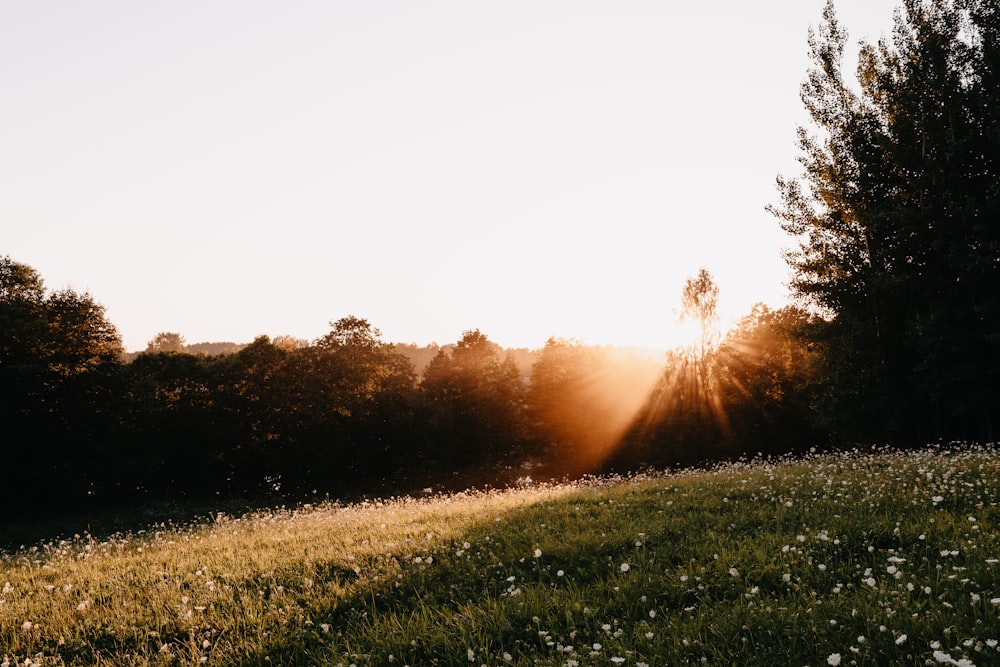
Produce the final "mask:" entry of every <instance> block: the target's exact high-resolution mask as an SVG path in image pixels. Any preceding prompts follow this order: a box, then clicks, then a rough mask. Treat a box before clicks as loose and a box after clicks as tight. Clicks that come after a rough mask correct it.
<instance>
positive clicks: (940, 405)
mask: <svg viewBox="0 0 1000 667" xmlns="http://www.w3.org/2000/svg"><path fill="white" fill-rule="evenodd" d="M998 14H1000V10H998V7H997V4H996V2H995V1H994V0H905V2H904V3H903V6H902V7H901V8H900V9H899V10H898V11H897V15H896V24H895V29H894V31H893V34H892V37H891V40H882V41H880V42H879V43H877V44H869V43H862V45H861V49H860V57H859V65H858V70H857V76H856V77H855V80H854V81H853V82H848V81H846V80H845V78H844V75H843V72H842V62H843V56H844V49H845V45H846V43H847V33H846V31H845V30H844V29H842V28H841V26H840V25H839V23H838V22H837V19H836V15H835V11H834V7H833V3H832V2H828V4H827V6H826V8H825V9H824V12H823V22H822V24H821V26H820V29H819V31H818V32H812V31H811V32H810V37H809V46H810V52H811V56H812V60H813V67H812V69H811V70H810V71H809V74H808V78H807V79H806V81H805V83H804V84H803V86H802V91H801V92H802V100H803V103H804V104H805V107H806V110H807V111H808V112H809V114H810V117H811V119H812V125H813V130H814V132H815V133H810V132H809V131H807V130H806V129H803V128H800V129H799V134H798V136H799V154H800V155H799V161H800V163H801V164H802V166H803V173H802V174H801V175H800V176H798V177H796V178H788V179H786V178H782V177H779V179H778V187H779V192H780V204H779V205H777V206H773V207H771V211H772V212H773V213H774V214H775V215H776V216H777V217H778V219H779V222H780V224H781V226H782V228H783V229H784V230H785V231H786V232H788V233H789V234H791V235H792V236H793V237H794V238H795V239H796V241H797V248H796V249H794V250H793V251H792V252H790V253H789V255H788V261H789V265H790V266H791V268H792V271H793V275H794V278H793V280H792V285H791V286H792V288H793V290H794V292H795V294H796V295H797V296H798V297H799V299H800V300H801V301H802V303H803V304H804V305H807V306H810V307H813V308H815V309H816V311H817V312H819V313H820V314H822V315H824V316H825V317H826V318H827V319H828V323H827V325H826V326H821V327H815V328H814V331H815V332H816V336H815V339H814V340H815V341H816V342H817V343H822V344H823V346H824V348H825V356H824V362H823V365H824V369H825V371H824V383H825V388H826V389H825V392H824V394H825V396H826V399H825V400H824V401H821V403H820V404H819V406H820V408H821V411H822V413H823V414H824V415H826V416H827V417H828V419H829V421H830V423H831V425H832V426H833V427H834V428H835V429H836V430H837V432H838V433H839V434H840V435H841V437H846V438H855V439H865V440H884V439H888V440H894V441H897V442H901V443H902V442H920V441H925V440H928V439H935V438H952V439H954V438H961V439H976V440H989V439H992V438H993V437H994V428H995V422H996V419H997V416H998V409H1000V408H998V406H1000V390H998V386H1000V383H998V380H1000V337H998V336H997V335H996V331H998V330H1000V291H998V290H997V289H996V285H997V284H1000V275H998V273H1000V259H998V258H1000V225H998V224H997V220H1000V186H998V174H1000V172H998V169H1000V105H998V104H997V102H998V92H997V91H998V83H1000V79H998V75H1000V55H998V54H1000V19H998Z"/></svg>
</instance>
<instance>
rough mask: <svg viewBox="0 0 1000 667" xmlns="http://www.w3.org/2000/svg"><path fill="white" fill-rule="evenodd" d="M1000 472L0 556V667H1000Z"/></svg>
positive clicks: (712, 490) (807, 474) (756, 473)
mask: <svg viewBox="0 0 1000 667" xmlns="http://www.w3.org/2000/svg"><path fill="white" fill-rule="evenodd" d="M998 499H1000V454H998V453H997V452H995V451H994V450H993V449H990V448H979V447H952V448H948V449H946V448H929V449H925V450H922V451H919V452H906V453H891V452H884V451H868V452H850V453H843V454H830V455H822V456H811V457H807V458H806V459H799V460H789V461H782V462H776V463H775V462H771V463H767V462H753V463H744V464H734V465H727V466H725V467H720V468H718V469H713V470H708V471H687V472H683V473H676V474H666V473H664V474H650V475H643V476H636V477H632V478H627V479H624V478H608V479H593V480H587V481H584V482H576V483H572V484H557V485H537V484H530V483H526V484H525V485H524V486H523V487H521V488H518V489H512V490H506V491H490V492H467V493H460V494H453V495H447V496H436V497H431V498H425V499H389V500H385V501H380V502H368V503H359V504H352V505H344V506H341V505H336V504H326V505H321V506H304V507H299V508H295V509H289V510H278V511H266V512H258V513H253V514H248V515H244V516H238V517H229V516H223V515H217V516H214V517H212V520H206V521H203V522H195V523H191V524H188V525H183V526H168V525H163V524H161V525H158V526H152V527H150V528H148V529H147V530H145V531H144V532H135V533H130V534H117V535H115V536H113V537H111V538H107V539H96V538H90V537H89V536H88V535H86V534H84V535H79V536H72V537H69V538H67V539H54V540H52V541H48V542H44V543H40V544H38V545H36V546H32V547H29V548H22V549H19V550H17V551H15V552H5V553H2V555H0V591H2V592H0V665H2V666H3V667H12V666H13V665H19V666H24V665H61V664H73V665H92V664H100V665H201V664H208V665H237V664H250V665H309V664H317V665H318V664H329V665H344V666H345V667H346V666H347V665H357V666H359V667H360V666H361V665H392V666H395V665H414V666H415V665H433V664H438V665H463V666H465V665H567V666H570V667H572V666H579V665H635V666H641V665H647V666H650V665H680V664H710V665H720V664H721V665H731V664H733V665H757V664H759V665H770V666H772V667H774V666H779V665H820V666H822V665H855V664H856V665H889V664H892V665H927V664H931V665H939V664H944V665H949V664H950V665H980V666H982V665H991V664H1000V650H998V649H1000V645H998V641H1000V562H998V559H1000V510H998V507H997V502H998Z"/></svg>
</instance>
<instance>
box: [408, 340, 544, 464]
mask: <svg viewBox="0 0 1000 667" xmlns="http://www.w3.org/2000/svg"><path fill="white" fill-rule="evenodd" d="M502 352H503V349H502V348H501V347H500V346H499V345H497V344H496V343H494V342H493V341H491V340H490V339H489V338H487V337H486V335H485V334H483V333H481V332H480V331H479V330H478V329H476V330H474V331H466V332H465V333H464V334H463V335H462V338H461V340H459V341H458V343H456V344H455V346H454V347H453V348H451V350H450V351H445V350H444V349H442V350H440V351H439V352H438V354H437V356H436V357H434V359H433V360H431V362H430V364H429V365H428V366H427V369H426V370H425V371H424V377H423V380H422V382H421V391H422V394H423V396H424V399H425V401H426V403H427V405H428V412H429V415H428V419H429V428H430V429H431V431H432V432H433V434H434V439H435V441H436V444H437V445H439V446H438V447H437V448H436V451H435V452H433V453H432V454H431V456H432V457H433V458H435V459H437V460H438V462H439V463H445V464H448V465H457V466H464V465H468V464H471V463H491V464H492V463H498V462H503V461H506V460H511V459H513V458H514V457H516V456H518V455H520V454H521V449H522V445H523V443H524V441H525V404H524V393H525V389H524V382H523V381H522V378H521V374H520V371H519V370H518V367H517V364H516V363H515V362H514V359H513V357H511V356H510V355H506V356H505V357H504V358H502V359H501V354H502ZM441 458H444V459H447V460H444V461H443V460H441Z"/></svg>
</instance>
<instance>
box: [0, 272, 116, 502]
mask: <svg viewBox="0 0 1000 667" xmlns="http://www.w3.org/2000/svg"><path fill="white" fill-rule="evenodd" d="M122 353H123V350H122V344H121V338H120V336H119V335H118V332H117V330H116V329H115V327H114V326H113V325H112V324H111V323H110V322H109V321H108V320H107V318H106V317H105V311H104V307H103V306H101V305H100V304H99V303H97V302H96V301H95V300H94V299H93V298H92V297H91V296H90V295H89V294H79V293H77V292H74V291H73V290H70V289H64V290H58V291H56V292H53V293H51V294H46V291H45V288H44V284H43V282H42V279H41V278H40V277H39V275H38V273H37V272H36V271H35V270H34V269H32V268H31V267H29V266H27V265H25V264H21V263H19V262H15V261H13V260H11V259H10V258H9V257H4V258H2V259H0V418H2V419H0V422H2V423H3V425H4V438H3V440H4V449H3V455H4V460H5V462H6V464H7V465H9V466H10V467H11V469H12V470H29V471H31V474H32V475H35V476H37V477H38V478H40V479H43V478H44V479H46V482H47V483H49V484H50V485H51V488H52V489H54V490H53V491H52V492H51V493H49V494H47V496H46V498H47V499H48V500H50V501H52V502H56V501H59V500H61V499H62V498H64V497H66V496H71V495H73V494H82V493H84V492H85V490H86V489H87V488H88V485H90V484H92V483H93V482H94V480H95V478H96V476H97V475H99V472H100V471H99V468H100V463H101V462H102V461H104V460H106V459H107V456H108V452H107V450H106V449H105V448H106V447H107V446H108V444H109V443H110V441H111V440H112V438H111V435H110V432H111V429H112V428H113V427H114V425H115V420H116V416H115V414H114V412H113V410H112V407H113V404H114V400H115V397H114V392H113V379H114V377H115V375H116V373H117V370H118V368H119V366H120V359H121V356H122Z"/></svg>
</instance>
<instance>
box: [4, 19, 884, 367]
mask: <svg viewBox="0 0 1000 667" xmlns="http://www.w3.org/2000/svg"><path fill="white" fill-rule="evenodd" d="M895 5H896V2H894V1H890V0H841V2H838V3H837V7H838V13H839V16H840V19H841V22H842V23H843V24H844V25H845V26H846V27H847V28H848V30H849V32H850V35H851V43H852V44H856V43H857V41H858V40H859V39H861V38H870V39H877V38H878V37H880V36H882V35H886V34H889V33H890V30H891V26H892V10H893V7H894V6H895ZM822 7H823V0H781V1H778V0H758V1H756V2H747V1H746V0H719V1H717V2H694V1H693V0H691V1H689V2H684V3H680V2H671V1H669V0H643V1H639V0H614V1H612V0H606V1H604V2H591V1H585V0H565V1H547V0H530V1H520V0H503V1H495V2H483V1H476V0H454V1H436V0H432V1H428V2H420V1H417V0H412V1H407V2H402V1H393V2H388V1H386V2H383V1H378V0H365V1H347V0H341V1H337V0H325V1H318V0H317V1H295V2H250V1H246V0H239V1H236V0H227V1H212V0H198V1H189V0H170V1H169V2H134V1H133V0H122V1H119V2H111V1H102V0H95V1H93V2H77V1H72V0H65V1H49V0H22V1H15V0H0V256H2V255H10V256H11V258H12V259H14V260H16V261H19V262H23V263H26V264H29V265H31V266H32V267H34V268H35V269H36V270H37V271H38V272H39V273H40V274H41V276H42V278H43V279H44V280H45V283H46V286H47V287H48V288H50V289H58V288H63V287H71V288H73V289H75V290H77V291H80V292H89V293H90V294H92V295H93V297H94V298H95V299H96V300H97V301H99V302H100V303H102V304H103V305H104V306H105V307H106V309H107V315H108V318H109V319H110V321H111V322H112V323H114V324H115V325H116V326H117V328H118V329H119V331H120V332H121V334H122V337H123V339H124V342H125V346H126V348H127V349H129V350H137V349H143V348H144V347H145V346H146V343H147V342H148V341H149V340H150V339H152V338H153V336H155V335H156V334H157V333H158V332H161V331H176V332H179V333H180V334H181V335H183V336H184V337H185V339H186V340H187V341H188V342H189V343H195V342H202V341H235V342H249V341H250V340H252V339H253V338H254V337H255V336H257V335H261V334H267V335H270V336H276V335H285V334H287V335H292V336H295V337H298V338H306V339H314V338H316V337H319V336H321V335H323V334H324V333H326V332H327V331H328V330H329V326H328V323H329V322H330V321H332V320H336V319H339V318H341V317H343V316H345V315H349V314H350V315H356V316H358V317H364V318H367V319H368V320H369V321H370V322H371V323H372V324H373V325H375V326H376V327H378V328H379V329H381V330H382V332H383V334H384V338H385V339H386V340H389V341H393V342H416V343H420V344H425V343H429V342H432V341H434V342H438V343H441V344H445V343H450V342H454V341H456V340H458V339H459V338H460V336H461V334H462V332H463V331H464V330H467V329H474V328H478V329H480V330H481V331H482V332H483V333H485V334H486V335H487V336H489V337H490V339H492V340H494V341H496V342H498V343H500V344H501V345H504V346H508V347H541V346H542V345H544V343H545V341H546V339H547V338H548V337H549V336H561V337H567V338H578V339H582V340H584V341H586V342H590V343H595V344H609V343H610V344H622V345H647V346H655V347H666V346H669V345H672V344H673V343H674V340H675V339H674V336H675V334H674V333H673V332H674V330H675V328H676V323H675V315H676V310H677V308H678V307H679V304H680V294H681V289H682V286H683V283H684V280H685V278H686V277H688V276H691V275H693V274H694V273H696V272H697V270H698V269H699V267H702V266H704V267H706V268H707V269H708V270H709V271H710V272H712V274H713V275H714V276H715V278H716V281H717V283H718V284H719V287H720V290H721V295H720V309H721V311H722V313H723V315H724V316H725V317H727V318H736V317H738V316H740V315H742V314H745V313H746V312H747V311H749V309H750V306H751V305H752V304H753V303H754V302H756V301H764V302H766V303H768V304H770V305H772V306H781V305H783V304H784V303H785V301H786V298H787V296H786V289H785V287H784V285H785V283H786V282H787V280H788V270H787V267H786V265H785V263H784V262H783V260H782V259H781V250H782V248H785V247H788V246H790V244H791V240H790V239H789V238H787V237H786V236H785V235H784V234H783V233H782V232H781V230H780V228H779V227H778V225H777V221H776V220H775V219H774V218H772V217H771V216H770V215H769V214H768V213H766V212H765V211H764V206H765V205H766V204H768V203H773V202H775V201H776V200H777V193H776V190H775V187H774V178H775V176H776V175H777V174H778V173H784V174H786V175H794V174H796V173H797V172H798V169H797V164H796V162H795V157H796V150H795V128H796V126H797V125H798V124H801V123H802V122H803V121H804V120H805V116H804V113H803V111H802V105H801V103H800V101H799V97H798V95H799V85H800V83H801V82H802V80H803V79H804V78H805V75H806V69H807V66H808V61H807V58H806V53H807V44H806V39H807V30H808V28H809V26H810V25H812V26H816V25H818V23H819V20H820V15H821V11H822Z"/></svg>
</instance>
